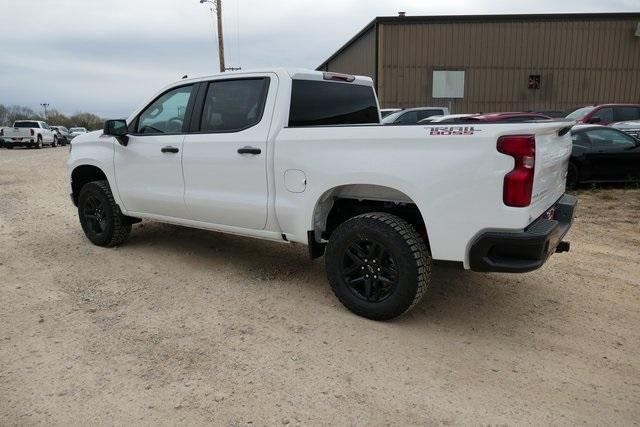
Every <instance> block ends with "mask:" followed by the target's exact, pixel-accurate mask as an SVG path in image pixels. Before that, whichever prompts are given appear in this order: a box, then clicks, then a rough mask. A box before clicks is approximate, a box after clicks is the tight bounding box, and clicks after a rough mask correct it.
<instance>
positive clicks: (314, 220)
mask: <svg viewBox="0 0 640 427" xmlns="http://www.w3.org/2000/svg"><path fill="white" fill-rule="evenodd" d="M571 125H572V123H571V122H567V121H552V120H549V121H544V122H542V121H537V122H526V121H525V122H522V123H478V124H471V125H466V124H464V125H449V124H447V125H438V124H433V125H430V124H424V125H416V126H382V125H381V124H380V113H379V109H378V102H377V98H376V95H375V91H374V88H373V83H372V80H371V79H370V78H367V77H358V76H350V75H343V74H335V73H322V72H317V71H307V70H283V69H274V70H264V71H254V72H248V71H242V72H233V73H231V72H227V73H224V74H219V75H214V76H210V77H204V78H196V79H185V80H181V81H179V82H176V83H174V84H172V85H169V86H167V87H165V88H164V89H162V90H161V91H160V92H159V93H158V94H157V95H155V96H154V97H153V98H151V99H150V100H149V101H148V102H146V103H145V104H144V105H143V106H142V107H141V108H139V109H138V110H137V111H135V112H134V113H133V114H132V115H131V116H130V117H129V118H128V119H127V120H108V121H107V122H105V126H104V130H103V131H96V132H90V133H88V134H86V135H81V136H78V137H76V138H75V139H74V140H73V141H72V144H71V147H72V149H71V152H70V156H69V159H68V162H67V168H68V174H69V179H70V184H71V185H70V193H71V198H72V200H73V202H74V204H75V205H76V206H77V208H78V215H79V219H80V224H81V226H82V228H83V230H84V232H85V234H86V236H87V238H88V239H89V240H90V241H91V242H92V243H94V244H96V245H99V246H115V245H119V244H121V243H123V242H124V241H125V240H126V238H127V236H128V234H129V232H130V230H131V225H132V224H133V223H135V222H138V221H140V220H141V219H150V220H156V221H161V222H167V223H172V224H180V225H183V226H189V227H195V228H201V229H206V230H215V231H221V232H226V233H233V234H240V235H244V236H250V237H255V238H261V239H270V240H274V241H279V242H295V243H301V244H304V245H307V246H308V248H309V254H310V256H311V257H312V258H316V257H319V256H322V255H324V256H325V265H326V273H327V277H328V280H329V283H330V285H331V287H332V289H333V291H334V293H335V295H336V296H337V297H338V299H339V300H340V301H341V302H342V303H343V304H344V305H345V306H346V307H347V308H348V309H350V310H351V311H353V312H354V313H356V314H359V315H361V316H365V317H368V318H371V319H377V320H383V319H391V318H394V317H396V316H398V315H400V314H402V313H404V312H405V311H407V310H408V309H410V308H411V307H413V306H414V305H415V304H416V303H417V302H418V301H419V300H420V298H421V297H422V295H423V294H424V291H425V289H426V287H427V285H428V284H429V282H430V280H431V276H432V275H431V266H432V262H433V260H442V261H452V262H455V263H458V264H459V265H460V266H461V267H463V268H465V269H471V270H476V271H496V272H527V271H531V270H534V269H536V268H538V267H540V266H542V265H543V264H544V262H545V261H546V260H547V258H548V257H549V256H550V255H551V254H553V253H554V252H562V251H566V250H568V249H569V245H568V243H567V242H564V241H563V237H564V236H565V234H566V233H567V231H568V230H569V227H570V225H571V222H572V218H573V212H574V208H575V206H576V199H575V198H574V197H572V196H569V195H565V194H564V192H565V177H566V173H567V164H568V160H569V156H570V155H571V138H570V136H569V130H570V126H571Z"/></svg>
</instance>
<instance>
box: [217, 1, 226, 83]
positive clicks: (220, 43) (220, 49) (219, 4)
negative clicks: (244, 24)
mask: <svg viewBox="0 0 640 427" xmlns="http://www.w3.org/2000/svg"><path fill="white" fill-rule="evenodd" d="M216 16H217V17H218V56H219V57H220V72H224V71H226V68H225V66H224V39H223V37H222V0H216Z"/></svg>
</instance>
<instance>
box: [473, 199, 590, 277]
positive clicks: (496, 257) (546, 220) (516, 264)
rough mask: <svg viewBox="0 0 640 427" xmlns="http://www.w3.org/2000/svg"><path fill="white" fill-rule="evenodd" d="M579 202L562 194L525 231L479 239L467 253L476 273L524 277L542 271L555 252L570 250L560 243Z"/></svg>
mask: <svg viewBox="0 0 640 427" xmlns="http://www.w3.org/2000/svg"><path fill="white" fill-rule="evenodd" d="M577 204H578V199H577V198H576V197H574V196H570V195H568V194H565V195H564V196H562V197H561V198H560V200H558V202H556V204H555V205H554V206H552V207H551V209H549V210H548V211H547V212H546V213H545V214H544V215H542V216H541V217H540V218H538V219H537V220H535V221H534V222H532V223H531V224H529V226H528V227H527V228H526V229H525V230H524V231H517V232H502V231H491V232H487V233H484V234H482V235H480V236H479V237H478V238H477V239H476V241H475V242H474V243H473V245H472V246H471V250H470V251H469V265H470V267H471V269H472V270H475V271H498V272H507V273H524V272H527V271H532V270H535V269H537V268H539V267H541V266H542V265H543V264H544V263H545V262H546V261H547V259H548V258H549V257H550V256H551V254H553V253H554V252H565V251H568V250H569V244H568V243H566V242H562V238H563V237H564V236H565V235H566V234H567V232H568V231H569V228H571V223H572V222H573V213H574V210H575V207H576V205H577Z"/></svg>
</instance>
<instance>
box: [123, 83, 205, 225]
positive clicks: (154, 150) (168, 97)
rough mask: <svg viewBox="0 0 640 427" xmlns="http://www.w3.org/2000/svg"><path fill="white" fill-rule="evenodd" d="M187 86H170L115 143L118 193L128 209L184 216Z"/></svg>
mask: <svg viewBox="0 0 640 427" xmlns="http://www.w3.org/2000/svg"><path fill="white" fill-rule="evenodd" d="M192 91H193V85H185V86H180V87H177V88H172V89H170V90H169V91H167V92H165V93H164V94H162V95H160V96H159V97H158V98H156V99H155V100H154V101H152V102H151V103H150V104H149V105H148V106H147V107H146V108H145V109H144V110H143V111H142V112H141V113H140V114H139V115H138V117H137V118H136V119H135V120H134V121H133V123H130V124H129V141H128V144H127V145H126V146H122V145H120V144H116V145H115V153H114V165H115V172H116V183H117V186H118V193H119V194H120V198H121V199H122V201H123V203H124V205H125V208H126V209H127V210H129V211H131V212H137V213H146V214H152V215H159V216H163V217H171V218H181V219H183V218H186V207H185V204H184V180H183V178H182V162H181V160H182V146H183V140H184V132H185V130H186V127H187V124H186V123H185V116H186V117H189V114H188V111H187V110H188V108H189V107H190V106H191V105H192V103H190V100H191V98H192V95H191V93H192Z"/></svg>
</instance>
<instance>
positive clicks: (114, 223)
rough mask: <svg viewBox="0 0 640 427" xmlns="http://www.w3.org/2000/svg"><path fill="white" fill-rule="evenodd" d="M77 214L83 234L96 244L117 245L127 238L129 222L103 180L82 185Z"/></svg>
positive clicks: (129, 229) (129, 227) (107, 184)
mask: <svg viewBox="0 0 640 427" xmlns="http://www.w3.org/2000/svg"><path fill="white" fill-rule="evenodd" d="M78 216H79V218H80V225H82V230H83V231H84V234H85V235H86V236H87V238H88V239H89V240H90V241H91V243H93V244H94V245H97V246H105V247H110V246H117V245H119V244H121V243H123V242H124V241H125V240H127V237H129V233H130V232H131V223H130V222H129V221H127V219H126V217H125V216H124V215H122V212H121V211H120V208H119V207H118V205H117V204H116V202H115V200H114V198H113V194H112V193H111V188H109V183H108V182H107V181H105V180H102V181H93V182H89V183H88V184H85V185H84V186H83V187H82V189H81V190H80V195H79V197H78Z"/></svg>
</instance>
